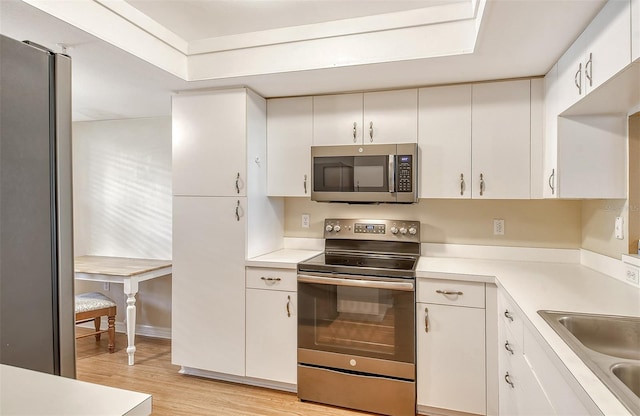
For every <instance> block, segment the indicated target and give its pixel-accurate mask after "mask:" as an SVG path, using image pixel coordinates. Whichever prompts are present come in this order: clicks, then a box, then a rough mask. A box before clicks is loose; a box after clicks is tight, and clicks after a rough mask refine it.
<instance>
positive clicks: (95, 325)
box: [93, 317, 101, 342]
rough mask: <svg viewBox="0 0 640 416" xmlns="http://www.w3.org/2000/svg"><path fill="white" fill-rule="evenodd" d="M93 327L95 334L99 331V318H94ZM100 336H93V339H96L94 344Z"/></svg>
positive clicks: (98, 334)
mask: <svg viewBox="0 0 640 416" xmlns="http://www.w3.org/2000/svg"><path fill="white" fill-rule="evenodd" d="M93 326H94V327H95V329H96V332H98V331H100V317H97V318H95V319H94V320H93ZM100 335H101V334H100V333H97V334H96V335H95V337H96V342H97V341H100Z"/></svg>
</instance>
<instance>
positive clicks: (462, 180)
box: [460, 173, 464, 195]
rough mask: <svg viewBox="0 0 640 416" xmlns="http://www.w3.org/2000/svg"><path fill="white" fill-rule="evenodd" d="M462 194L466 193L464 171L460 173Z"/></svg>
mask: <svg viewBox="0 0 640 416" xmlns="http://www.w3.org/2000/svg"><path fill="white" fill-rule="evenodd" d="M460 195H464V173H461V174H460Z"/></svg>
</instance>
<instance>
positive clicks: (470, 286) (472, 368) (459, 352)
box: [416, 279, 487, 415]
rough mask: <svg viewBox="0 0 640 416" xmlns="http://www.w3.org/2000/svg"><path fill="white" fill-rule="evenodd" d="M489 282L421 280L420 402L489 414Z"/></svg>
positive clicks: (426, 408) (421, 406) (422, 406)
mask: <svg viewBox="0 0 640 416" xmlns="http://www.w3.org/2000/svg"><path fill="white" fill-rule="evenodd" d="M484 286H485V285H484V283H470V282H458V281H447V280H436V279H418V292H417V294H416V297H417V302H418V303H417V306H416V307H417V314H416V317H417V318H416V322H417V403H418V410H419V411H420V412H426V413H427V414H430V413H431V412H434V413H437V410H434V409H446V410H451V411H457V412H466V413H472V414H480V415H484V414H486V394H487V393H486V368H485V367H486V358H485V357H486V354H485V353H486V351H485V345H486V344H485V287H484Z"/></svg>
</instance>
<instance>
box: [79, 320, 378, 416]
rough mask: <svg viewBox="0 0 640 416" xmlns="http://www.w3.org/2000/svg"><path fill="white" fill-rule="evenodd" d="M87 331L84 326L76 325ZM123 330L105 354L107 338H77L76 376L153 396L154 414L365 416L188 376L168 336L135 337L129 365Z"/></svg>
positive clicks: (281, 394)
mask: <svg viewBox="0 0 640 416" xmlns="http://www.w3.org/2000/svg"><path fill="white" fill-rule="evenodd" d="M77 330H78V331H83V330H84V329H83V328H78V329H77ZM126 345H127V340H126V336H125V335H124V334H120V333H117V334H116V350H115V352H114V353H113V354H109V353H108V352H107V337H106V336H103V337H102V340H101V341H100V343H96V341H95V339H94V338H93V337H87V338H81V339H78V340H76V354H77V378H78V380H82V381H88V382H91V383H96V384H102V385H105V386H111V387H118V388H122V389H127V390H134V391H139V392H143V393H147V394H151V395H152V396H153V415H154V416H181V415H185V416H187V415H188V416H200V415H202V416H205V415H206V416H209V415H216V416H227V415H228V416H293V415H298V416H363V415H368V413H362V412H356V411H351V410H346V409H341V408H336V407H331V406H324V405H318V404H313V403H304V402H300V401H299V400H298V399H297V397H296V395H295V394H293V393H287V392H281V391H277V390H270V389H264V388H259V387H252V386H246V385H242V384H234V383H227V382H220V381H215V380H210V379H204V378H199V377H193V376H185V375H181V374H179V373H178V370H179V367H178V366H176V365H172V364H171V342H170V341H169V340H163V339H157V338H148V337H143V336H136V347H137V351H136V364H135V365H134V366H129V365H127V354H126V352H125V349H126Z"/></svg>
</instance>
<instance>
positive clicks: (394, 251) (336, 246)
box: [298, 219, 420, 278]
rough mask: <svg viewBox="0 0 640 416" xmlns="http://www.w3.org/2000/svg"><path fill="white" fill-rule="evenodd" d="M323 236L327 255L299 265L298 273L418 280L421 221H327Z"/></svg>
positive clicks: (318, 256)
mask: <svg viewBox="0 0 640 416" xmlns="http://www.w3.org/2000/svg"><path fill="white" fill-rule="evenodd" d="M410 230H411V231H410ZM324 234H325V252H324V253H322V254H319V255H317V256H315V257H313V258H311V259H309V260H306V261H304V262H302V263H299V264H298V271H300V272H315V273H328V274H347V275H366V276H384V277H395V278H414V277H415V269H416V265H417V263H418V258H419V257H420V223H419V222H418V221H395V220H345V219H327V220H325V233H324Z"/></svg>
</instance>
